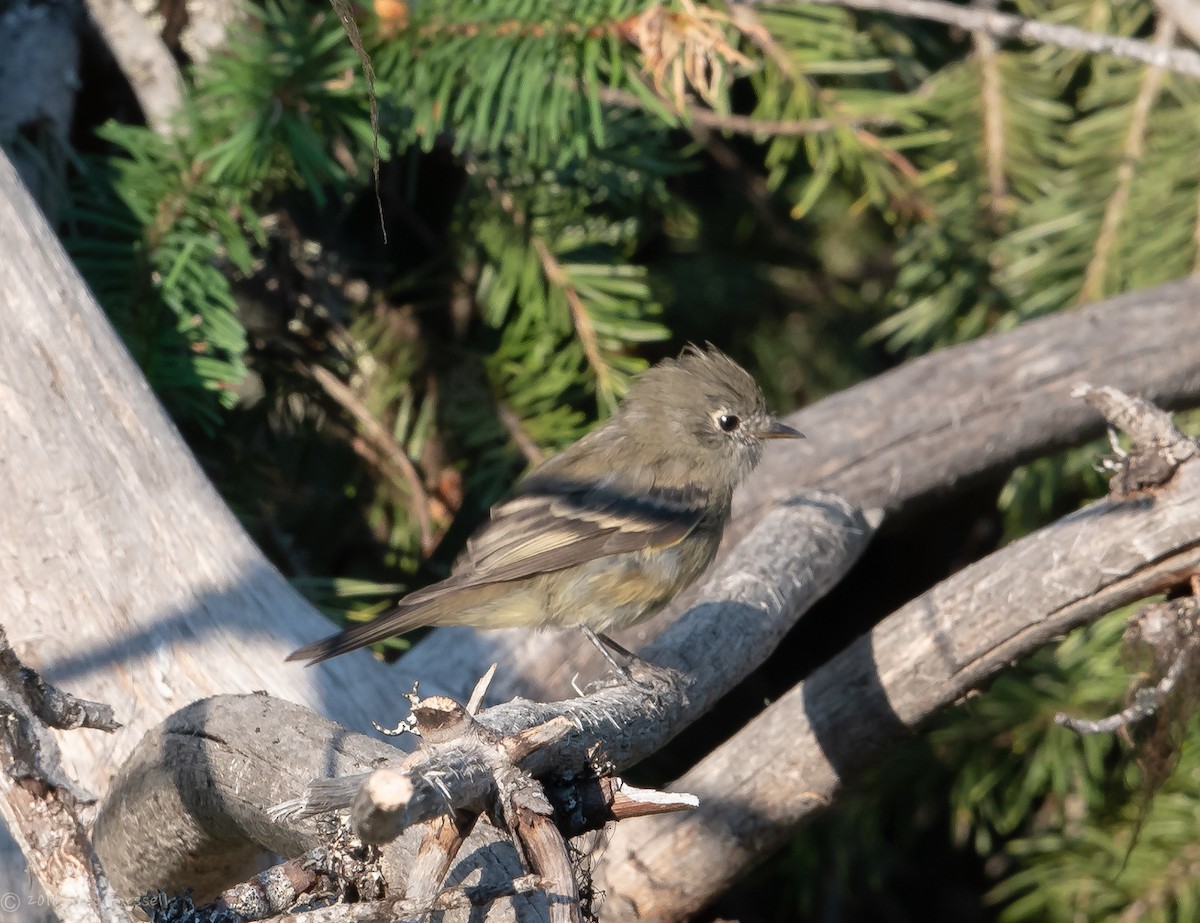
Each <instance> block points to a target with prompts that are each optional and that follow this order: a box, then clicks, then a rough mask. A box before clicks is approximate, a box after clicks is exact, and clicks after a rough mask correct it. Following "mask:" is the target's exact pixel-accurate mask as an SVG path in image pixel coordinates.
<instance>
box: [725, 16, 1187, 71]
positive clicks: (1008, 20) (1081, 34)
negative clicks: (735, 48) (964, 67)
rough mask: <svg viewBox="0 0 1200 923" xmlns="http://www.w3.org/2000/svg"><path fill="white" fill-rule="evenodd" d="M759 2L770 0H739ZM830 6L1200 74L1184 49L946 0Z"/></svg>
mask: <svg viewBox="0 0 1200 923" xmlns="http://www.w3.org/2000/svg"><path fill="white" fill-rule="evenodd" d="M737 2H739V3H748V4H750V5H757V4H759V3H762V2H765V0H737ZM811 2H814V3H822V4H825V5H827V6H844V7H848V8H849V9H852V10H869V11H876V12H881V13H894V14H896V15H897V16H912V17H914V18H916V19H928V20H932V21H933V22H941V23H945V24H946V25H950V26H958V27H959V28H960V29H964V30H966V31H968V32H971V31H975V30H982V31H984V32H987V33H988V34H990V35H994V36H995V37H996V38H1002V39H1004V38H1011V39H1018V40H1020V41H1023V42H1028V43H1030V44H1037V45H1043V44H1044V45H1056V46H1058V47H1059V48H1069V49H1071V50H1073V51H1086V52H1089V53H1091V54H1107V55H1112V56H1113V57H1117V58H1129V59H1130V60H1133V61H1141V62H1143V63H1144V64H1153V65H1155V66H1157V67H1162V68H1164V69H1166V70H1169V71H1172V72H1174V73H1177V74H1186V75H1187V76H1189V77H1200V53H1197V52H1195V51H1191V50H1189V49H1184V48H1163V47H1161V46H1158V45H1155V44H1152V43H1150V42H1144V41H1141V40H1139V39H1134V38H1124V37H1123V36H1119V35H1105V34H1103V33H1099V32H1088V31H1086V30H1084V29H1077V28H1075V27H1074V26H1060V25H1056V24H1054V23H1048V22H1041V21H1040V20H1036V19H1026V18H1025V17H1023V16H1013V15H1011V14H1009V13H997V12H995V11H989V10H980V9H975V8H972V7H963V6H958V5H956V4H953V3H946V2H944V0H811Z"/></svg>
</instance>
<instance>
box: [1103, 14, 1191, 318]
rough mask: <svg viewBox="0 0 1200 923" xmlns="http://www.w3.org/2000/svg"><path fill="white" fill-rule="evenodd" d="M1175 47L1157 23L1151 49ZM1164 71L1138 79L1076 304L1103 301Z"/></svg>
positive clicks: (1163, 21)
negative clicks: (1113, 177) (1114, 180)
mask: <svg viewBox="0 0 1200 923" xmlns="http://www.w3.org/2000/svg"><path fill="white" fill-rule="evenodd" d="M1174 43H1175V23H1174V22H1172V21H1171V20H1170V19H1167V18H1166V17H1162V18H1160V19H1159V21H1158V28H1157V29H1156V30H1155V33H1154V45H1155V46H1156V47H1158V48H1164V49H1168V48H1170V47H1171V46H1172V45H1173V44H1174ZM1164 73H1165V72H1164V71H1163V69H1162V68H1161V67H1157V66H1152V67H1149V68H1147V69H1146V73H1145V75H1144V76H1143V77H1142V86H1141V89H1139V90H1138V94H1137V97H1136V98H1135V99H1134V101H1133V106H1132V109H1131V111H1130V113H1129V130H1128V131H1127V132H1126V133H1125V144H1124V146H1123V147H1122V149H1121V163H1120V164H1119V165H1118V166H1117V184H1116V186H1115V187H1114V189H1113V192H1112V195H1111V196H1110V197H1109V199H1108V202H1107V203H1106V204H1105V206H1104V218H1103V220H1102V221H1101V223H1100V233H1099V234H1098V235H1097V236H1096V246H1095V249H1094V250H1093V251H1092V258H1091V260H1089V261H1088V265H1087V270H1086V271H1085V272H1084V276H1083V285H1082V286H1081V287H1080V290H1079V300H1080V301H1082V302H1084V303H1086V302H1089V301H1095V300H1096V299H1098V298H1102V297H1104V287H1105V286H1104V283H1105V276H1106V275H1107V271H1108V261H1109V257H1111V256H1112V252H1113V250H1114V249H1115V247H1116V245H1117V236H1118V232H1119V231H1120V228H1121V219H1122V218H1123V217H1124V215H1125V206H1126V205H1128V204H1129V194H1130V190H1131V189H1132V188H1133V179H1134V176H1135V175H1136V172H1137V166H1138V163H1139V162H1140V161H1141V159H1142V154H1143V153H1144V151H1145V148H1146V131H1147V128H1148V127H1149V122H1150V112H1151V110H1152V109H1153V108H1154V103H1155V101H1156V100H1157V99H1158V94H1159V91H1160V90H1161V89H1162V84H1163V76H1164Z"/></svg>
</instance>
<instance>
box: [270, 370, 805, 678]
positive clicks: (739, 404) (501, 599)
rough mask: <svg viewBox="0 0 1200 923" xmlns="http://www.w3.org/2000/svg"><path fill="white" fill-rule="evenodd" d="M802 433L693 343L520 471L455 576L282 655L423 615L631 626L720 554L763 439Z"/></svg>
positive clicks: (398, 630)
mask: <svg viewBox="0 0 1200 923" xmlns="http://www.w3.org/2000/svg"><path fill="white" fill-rule="evenodd" d="M800 435H801V434H800V433H798V432H796V430H794V429H792V428H791V427H789V426H785V425H784V424H783V423H780V422H779V420H777V419H776V418H775V417H773V416H771V414H769V413H768V412H767V409H766V402H765V400H764V399H763V394H762V391H761V390H760V389H759V387H758V385H757V384H755V382H754V379H753V378H751V377H750V375H749V373H748V372H746V370H745V369H743V368H742V367H741V366H739V365H738V364H737V363H736V362H734V361H733V360H732V359H730V358H729V357H728V356H726V355H725V354H724V353H722V352H720V351H719V350H717V349H715V348H714V347H712V346H709V347H708V348H706V349H699V348H697V347H694V346H689V347H687V348H686V349H684V351H683V353H682V354H681V355H680V356H679V358H677V359H665V360H663V361H662V362H660V363H658V364H657V365H655V366H654V367H653V368H650V369H648V370H647V371H645V372H644V373H642V375H641V376H640V377H639V378H638V380H637V381H636V382H635V383H634V385H633V386H632V387H631V388H630V390H629V393H628V395H626V397H625V400H624V402H623V403H622V404H621V407H620V408H619V409H618V410H617V412H616V413H615V414H613V416H612V417H610V418H609V419H608V421H607V422H605V423H604V424H603V425H602V426H599V427H597V428H596V429H594V430H592V432H590V433H588V435H586V436H584V437H583V438H582V439H580V440H579V441H578V442H576V443H575V444H574V445H572V446H569V447H568V448H566V449H564V450H563V451H562V452H560V453H559V454H558V455H556V456H554V457H553V458H551V459H549V460H548V461H546V462H544V463H543V464H542V465H540V466H539V467H537V468H536V469H534V470H533V471H531V472H530V473H529V474H528V475H526V477H525V478H524V479H523V480H522V481H521V482H520V483H519V484H518V485H517V487H516V490H515V492H514V494H513V496H512V497H511V499H509V500H506V501H504V502H503V503H500V504H498V505H497V506H496V507H494V508H493V509H492V513H491V518H490V519H489V520H488V522H486V523H485V524H484V525H483V526H481V527H480V529H479V530H478V531H477V532H476V533H475V534H474V536H472V538H471V540H470V541H469V542H468V543H467V547H466V550H465V551H464V552H463V553H462V555H461V556H460V557H459V559H458V560H457V561H456V562H455V564H454V567H453V569H452V571H451V574H450V576H449V577H447V578H446V579H445V580H442V581H441V582H440V583H435V584H433V585H432V586H428V587H425V588H424V589H422V590H417V591H416V592H415V593H411V594H409V595H408V596H406V597H404V599H402V600H401V601H400V603H399V604H398V605H397V606H396V608H395V609H393V610H391V611H390V612H387V613H384V614H383V615H381V616H379V617H378V618H376V619H375V620H374V621H371V622H367V623H365V624H362V625H354V626H351V627H349V628H346V629H345V630H343V631H341V632H338V633H337V634H335V635H333V636H331V637H329V638H326V639H325V640H323V641H317V642H316V643H314V644H309V645H307V646H305V647H302V648H300V649H299V650H298V651H295V652H294V653H293V654H292V655H291V656H290V657H288V659H289V660H307V661H308V662H309V663H310V664H311V663H318V662H320V661H322V660H326V659H328V658H330V657H335V656H337V655H338V654H344V653H345V652H346V651H352V650H354V649H355V648H359V647H364V646H365V645H368V644H373V643H375V642H376V641H382V640H383V639H384V638H390V637H392V636H393V635H401V634H404V633H405V632H407V631H411V630H413V629H414V628H420V627H422V626H425V625H474V626H476V627H479V628H507V627H512V626H529V627H534V628H541V627H545V626H554V627H569V626H577V627H580V628H582V629H583V630H584V631H585V633H587V634H588V635H589V636H590V637H593V639H594V633H595V632H606V631H612V630H618V629H622V628H627V627H628V626H630V625H635V624H637V623H638V622H641V621H643V620H644V619H647V618H649V617H650V616H652V615H654V614H655V613H656V612H658V611H659V610H660V609H662V608H663V607H664V606H665V605H666V604H667V603H668V602H670V601H671V599H673V598H674V597H675V595H676V594H677V593H679V591H680V590H682V589H684V588H685V587H686V586H687V585H688V584H690V583H691V582H692V581H693V580H695V579H696V578H697V577H699V576H700V574H701V573H703V572H704V570H705V568H707V567H708V565H709V564H710V563H711V562H712V559H713V556H714V555H715V554H716V552H717V546H718V545H719V544H720V542H721V534H722V532H724V530H725V524H726V523H727V522H728V521H729V511H730V504H731V502H732V499H733V490H734V488H735V487H736V486H737V485H738V484H740V483H741V482H742V481H743V480H744V479H745V477H746V476H747V475H748V474H749V473H750V472H751V471H752V470H753V469H754V466H755V465H757V464H758V462H759V459H760V458H761V457H762V452H763V441H764V440H766V439H794V438H798V437H800ZM606 640H607V639H606Z"/></svg>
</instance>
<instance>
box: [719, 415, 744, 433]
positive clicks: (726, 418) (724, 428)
mask: <svg viewBox="0 0 1200 923" xmlns="http://www.w3.org/2000/svg"><path fill="white" fill-rule="evenodd" d="M741 424H742V420H741V418H740V417H737V416H734V415H733V414H731V413H723V414H721V415H720V416H719V417H717V426H719V427H721V432H723V433H732V432H733V431H734V430H735V429H737V428H738V427H739V426H741Z"/></svg>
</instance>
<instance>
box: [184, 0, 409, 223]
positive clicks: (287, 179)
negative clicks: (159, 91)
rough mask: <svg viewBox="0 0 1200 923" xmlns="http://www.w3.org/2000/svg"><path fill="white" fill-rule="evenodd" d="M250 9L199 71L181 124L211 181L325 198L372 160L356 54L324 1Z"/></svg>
mask: <svg viewBox="0 0 1200 923" xmlns="http://www.w3.org/2000/svg"><path fill="white" fill-rule="evenodd" d="M247 10H248V12H249V13H250V16H251V22H250V23H249V24H248V28H246V29H244V30H238V31H237V33H236V34H235V35H234V36H233V37H232V38H231V40H230V42H229V46H228V50H227V52H226V53H224V54H218V55H216V56H215V57H214V58H213V60H212V62H211V65H210V66H209V67H208V68H207V69H206V70H205V71H204V72H203V73H202V74H200V75H198V80H197V84H196V90H195V95H194V96H193V98H192V101H191V103H192V104H191V105H190V106H189V109H188V112H187V114H186V117H185V121H186V128H185V130H186V131H198V132H200V133H202V134H203V135H205V136H206V137H205V138H204V139H203V140H202V141H200V142H199V143H198V144H197V146H196V149H195V156H196V158H197V159H198V160H199V161H201V162H202V163H204V166H205V172H206V174H207V176H208V178H209V179H210V180H211V181H212V182H214V183H221V184H223V185H226V186H229V187H239V186H240V187H249V188H251V189H255V190H269V189H271V188H277V187H280V186H283V185H286V184H289V183H291V184H302V185H303V186H304V187H305V188H307V189H308V190H309V192H310V193H311V194H312V196H313V197H314V199H316V201H317V204H318V205H323V204H324V201H325V190H326V187H329V186H332V187H335V188H336V187H338V186H340V185H344V184H345V183H346V181H347V179H348V178H349V174H351V173H352V174H354V175H355V176H357V177H358V178H359V179H360V180H361V179H362V177H363V176H364V175H365V172H366V167H367V166H368V165H369V164H370V162H371V152H372V133H371V123H370V107H369V104H368V100H367V95H366V92H365V88H364V86H363V84H362V82H361V81H360V80H358V79H355V78H354V76H353V75H354V74H356V73H357V65H358V59H357V58H356V57H355V55H354V52H353V50H352V49H351V48H350V47H349V45H348V44H347V42H346V35H345V32H344V31H343V30H342V25H341V23H340V22H339V21H338V19H337V17H336V16H335V15H334V13H333V11H332V10H331V9H327V8H326V9H317V10H315V11H314V10H309V9H307V8H306V7H305V6H304V5H303V4H302V3H300V2H298V0H268V2H267V3H266V4H265V6H263V7H248V8H247ZM386 143H387V142H386V139H384V141H383V144H384V146H383V148H382V149H381V151H380V153H381V155H382V156H387V153H388V151H387V147H386ZM339 154H340V158H339ZM260 195H261V193H260Z"/></svg>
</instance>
